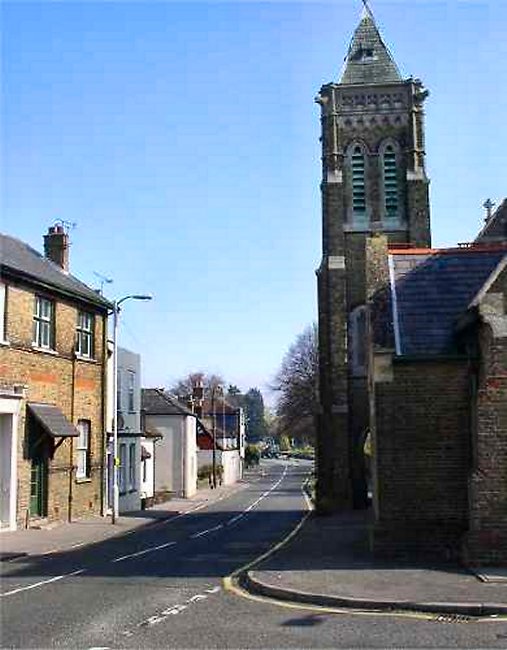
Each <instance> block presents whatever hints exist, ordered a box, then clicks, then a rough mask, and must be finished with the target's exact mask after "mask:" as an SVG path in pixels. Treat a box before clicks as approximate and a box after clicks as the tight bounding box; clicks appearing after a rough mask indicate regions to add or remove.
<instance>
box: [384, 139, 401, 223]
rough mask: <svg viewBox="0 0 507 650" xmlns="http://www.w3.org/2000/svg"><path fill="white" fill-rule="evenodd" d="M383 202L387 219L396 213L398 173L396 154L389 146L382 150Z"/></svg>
mask: <svg viewBox="0 0 507 650" xmlns="http://www.w3.org/2000/svg"><path fill="white" fill-rule="evenodd" d="M384 202H385V209H386V216H387V217H395V216H396V215H397V213H398V173H397V169H396V152H395V151H394V148H393V147H392V146H391V145H388V146H387V147H386V148H385V150H384Z"/></svg>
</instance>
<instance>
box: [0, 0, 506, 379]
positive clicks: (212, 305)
mask: <svg viewBox="0 0 507 650" xmlns="http://www.w3.org/2000/svg"><path fill="white" fill-rule="evenodd" d="M371 4H372V8H373V11H374V13H375V16H376V19H377V22H378V24H379V26H380V28H381V31H382V33H383V36H384V38H385V40H386V41H387V43H388V45H389V47H390V49H391V51H392V53H393V54H394V57H395V59H396V61H397V63H398V65H399V67H400V69H401V71H402V73H403V74H404V75H405V76H409V75H413V76H417V77H421V78H422V79H423V81H424V82H425V84H426V85H427V87H428V88H429V89H430V91H431V96H430V98H429V100H428V101H427V114H426V116H427V154H428V168H429V174H430V176H431V180H432V183H431V200H432V222H433V233H434V242H435V244H437V245H448V244H453V243H455V242H457V241H466V240H469V239H471V238H473V237H474V234H475V233H476V231H477V230H478V229H479V227H480V226H481V223H482V216H483V210H482V208H481V204H482V202H483V201H484V199H485V198H486V197H488V196H491V198H493V199H494V200H495V201H496V202H497V203H498V202H499V200H500V199H501V198H502V197H503V196H505V194H506V179H507V171H506V168H507V165H506V162H505V159H506V151H507V136H506V125H505V107H506V106H507V91H506V87H507V84H506V68H505V62H506V60H507V9H506V3H505V2H503V0H484V1H482V2H473V1H469V0H461V1H460V0H446V1H440V2H427V1H426V0H418V1H416V0H410V1H409V0H403V1H401V0H399V1H397V2H384V1H382V0H376V1H375V0H372V2H371ZM360 7H361V3H360V2H359V0H347V1H345V0H336V1H333V2H307V3H302V2H294V3H290V2H262V3H255V2H240V1H237V2H225V3H220V4H219V3H215V2H209V3H197V2H185V3H182V4H177V3H173V2H161V1H160V2H158V1H153V2H150V1H149V0H148V1H146V2H142V3H135V2H125V3H122V2H102V3H100V2H99V3H95V2H84V3H78V2H54V3H49V2H40V3H28V2H10V3H9V2H7V3H4V4H3V6H2V13H3V36H2V50H3V52H2V54H3V74H2V91H3V92H2V115H3V118H2V129H3V132H2V139H1V141H2V158H3V166H2V167H3V171H2V190H3V191H2V222H1V229H2V231H3V232H7V233H9V234H12V235H14V236H17V237H19V238H21V239H23V240H25V241H27V242H29V243H30V244H31V245H33V246H35V247H37V248H38V249H41V247H42V235H43V233H44V232H45V230H46V228H47V226H48V225H51V224H52V223H53V221H54V220H56V219H64V220H67V221H70V222H75V223H76V224H77V226H76V227H75V229H73V230H72V232H71V237H72V249H71V269H72V272H73V273H74V274H75V275H77V276H78V277H80V278H81V279H82V280H84V281H85V282H87V283H88V284H90V285H92V286H98V285H99V284H100V281H99V280H98V278H97V277H96V276H95V275H94V273H93V272H94V271H95V272H98V273H101V274H103V275H105V276H109V277H111V278H113V279H114V283H113V284H112V285H109V286H107V287H106V295H108V296H109V297H111V298H112V297H121V296H123V295H125V294H127V293H133V292H134V293H135V292H138V293H141V292H143V293H144V292H151V293H153V294H154V297H155V299H154V300H153V302H151V303H134V302H131V303H129V304H127V305H126V306H125V309H124V311H123V314H122V331H121V344H122V345H124V346H125V347H129V348H131V349H134V350H136V351H138V352H140V353H141V354H142V356H143V374H144V385H167V384H170V383H171V380H172V379H174V378H177V377H179V376H181V375H183V374H185V373H187V372H189V371H191V370H196V369H205V370H209V371H214V372H220V373H222V374H223V375H224V376H225V377H226V378H227V379H228V380H229V381H231V382H235V383H237V384H239V385H240V387H242V388H244V389H246V388H248V387H249V386H252V385H258V386H260V387H261V388H263V385H264V383H265V382H267V381H269V380H270V378H271V377H272V375H273V373H274V372H275V371H276V368H277V367H278V365H279V362H280V360H281V357H282V356H283V354H284V352H285V351H286V349H287V347H288V346H289V345H290V344H291V342H292V341H293V340H294V338H295V336H296V335H297V334H298V333H299V332H300V331H301V330H302V329H303V328H304V327H305V325H306V324H307V323H309V322H311V321H312V320H313V319H314V318H315V315H316V291H315V289H316V283H315V275H314V270H315V268H316V267H317V266H318V264H319V257H320V195H319V180H320V178H319V175H320V162H319V156H320V151H319V142H318V138H319V112H318V110H317V106H316V105H315V104H314V103H313V98H314V96H315V95H316V93H317V91H318V90H319V88H320V86H321V85H322V84H323V83H327V82H330V81H334V80H337V78H338V75H339V71H340V69H341V65H342V61H343V57H344V55H345V53H346V50H347V47H348V44H349V41H350V37H351V35H352V32H353V30H354V28H355V27H356V25H357V22H358V20H359V16H360V11H361V8H360Z"/></svg>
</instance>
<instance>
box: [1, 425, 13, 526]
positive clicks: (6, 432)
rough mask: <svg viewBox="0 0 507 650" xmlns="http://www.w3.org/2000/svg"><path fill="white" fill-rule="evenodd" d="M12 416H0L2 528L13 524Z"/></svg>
mask: <svg viewBox="0 0 507 650" xmlns="http://www.w3.org/2000/svg"><path fill="white" fill-rule="evenodd" d="M11 463H12V415H8V414H4V413H2V414H1V415H0V527H1V528H7V527H9V526H10V523H11V509H10V506H11V477H12V467H11Z"/></svg>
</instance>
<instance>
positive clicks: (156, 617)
mask: <svg viewBox="0 0 507 650" xmlns="http://www.w3.org/2000/svg"><path fill="white" fill-rule="evenodd" d="M221 589H222V588H221V587H220V586H215V587H211V588H208V589H204V591H205V592H206V593H207V594H208V595H206V594H202V593H201V594H195V595H193V596H191V597H190V598H188V599H187V600H186V601H184V602H183V603H177V604H176V605H171V606H170V607H167V608H166V609H164V610H163V611H161V612H160V613H159V614H153V616H149V617H148V618H146V619H144V621H141V622H140V623H138V624H137V625H136V628H143V627H148V626H150V625H157V624H158V623H162V622H163V621H164V620H165V619H166V618H168V617H169V616H177V615H178V614H180V613H181V612H183V611H185V610H186V609H188V607H189V605H192V604H195V603H198V602H199V601H201V600H206V599H207V598H209V595H210V594H216V593H218V592H219V591H220V590H221ZM121 634H123V635H124V636H132V635H133V632H132V631H130V630H125V631H124V632H122V633H121Z"/></svg>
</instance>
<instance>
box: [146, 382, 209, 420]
mask: <svg viewBox="0 0 507 650" xmlns="http://www.w3.org/2000/svg"><path fill="white" fill-rule="evenodd" d="M141 409H142V411H143V412H144V413H145V414H146V415H191V416H193V417H196V415H195V413H192V411H191V410H190V409H188V408H186V406H184V405H183V404H182V403H181V402H179V401H178V400H177V399H176V397H174V396H173V395H170V394H169V393H167V392H166V391H165V390H163V389H162V388H143V389H142V390H141Z"/></svg>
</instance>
